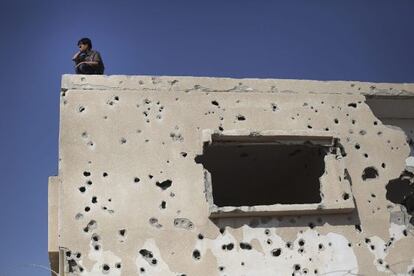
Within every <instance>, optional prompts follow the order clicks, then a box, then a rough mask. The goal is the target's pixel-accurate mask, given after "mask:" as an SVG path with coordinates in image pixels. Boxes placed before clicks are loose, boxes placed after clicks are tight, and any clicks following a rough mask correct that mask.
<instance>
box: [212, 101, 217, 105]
mask: <svg viewBox="0 0 414 276" xmlns="http://www.w3.org/2000/svg"><path fill="white" fill-rule="evenodd" d="M211 104H212V105H215V106H219V103H218V102H217V101H211Z"/></svg>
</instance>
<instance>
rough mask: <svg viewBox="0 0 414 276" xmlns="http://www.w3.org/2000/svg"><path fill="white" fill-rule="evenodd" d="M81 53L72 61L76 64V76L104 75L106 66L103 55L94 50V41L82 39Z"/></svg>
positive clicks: (80, 43) (79, 42)
mask: <svg viewBox="0 0 414 276" xmlns="http://www.w3.org/2000/svg"><path fill="white" fill-rule="evenodd" d="M78 47H79V52H77V53H76V54H75V55H74V56H73V58H72V60H73V61H74V62H75V64H76V65H75V71H76V74H89V75H103V73H104V70H105V66H104V64H103V61H102V57H101V54H100V53H99V52H98V51H95V50H92V41H91V40H90V39H89V38H86V37H85V38H82V39H80V40H79V41H78Z"/></svg>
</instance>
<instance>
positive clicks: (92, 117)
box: [49, 75, 414, 276]
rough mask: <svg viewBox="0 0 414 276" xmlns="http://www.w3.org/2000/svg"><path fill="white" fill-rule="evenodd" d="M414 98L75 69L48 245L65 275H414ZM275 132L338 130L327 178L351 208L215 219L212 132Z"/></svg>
mask: <svg viewBox="0 0 414 276" xmlns="http://www.w3.org/2000/svg"><path fill="white" fill-rule="evenodd" d="M413 98H414V85H413V84H379V83H361V82H342V81H341V82H321V81H302V80H269V79H266V80H265V79H264V80H258V79H222V78H193V77H147V76H87V75H64V76H63V78H62V92H61V106H60V108H61V109H60V110H61V113H60V141H59V174H58V176H57V177H56V178H51V181H50V183H49V185H50V186H49V187H50V191H51V192H50V194H49V197H52V198H50V200H49V204H50V209H49V212H50V224H49V231H50V232H49V240H50V243H49V244H50V247H49V251H50V252H60V268H59V269H60V273H61V275H102V274H105V275H106V274H107V275H187V276H193V275H196V276H199V275H209V276H210V275H229V276H230V275H252V276H253V275H303V274H306V275H325V274H328V275H347V274H350V275H382V274H392V275H407V274H410V273H411V274H413V275H414V237H413V233H414V228H413V225H412V222H413V221H414V220H411V222H410V219H411V216H412V213H411V211H414V206H413V210H411V205H410V204H414V203H410V202H411V201H409V200H407V199H410V198H412V192H413V190H412V183H411V182H413V181H414V178H413V174H412V173H411V172H410V170H411V169H412V168H411V167H410V164H411V163H410V162H411V159H410V158H408V157H409V155H410V152H411V154H412V153H413V149H412V148H411V149H410V143H412V140H411V142H410V140H409V139H410V138H409V137H411V139H412V137H413V129H414V124H413V122H414V116H413V113H414V112H413V108H412V106H413V105H407V104H406V103H410V102H412V99H413ZM371 107H372V108H371ZM241 118H243V119H241ZM269 132H271V133H279V134H280V133H284V135H287V136H289V135H291V136H290V137H293V136H294V137H298V133H300V135H299V136H300V137H302V138H303V140H304V141H306V140H307V139H309V140H311V139H310V138H309V137H310V136H315V133H316V134H318V135H322V134H321V133H329V135H330V136H332V137H336V138H337V142H338V143H339V146H340V147H341V148H342V149H343V152H342V153H341V154H340V155H336V157H335V155H333V157H335V158H333V159H332V160H339V161H340V162H341V164H343V166H344V167H341V169H338V168H339V167H338V166H328V165H326V167H325V172H324V175H323V176H322V177H321V178H320V179H321V185H322V184H323V185H322V186H321V190H323V189H325V188H326V189H327V190H326V191H327V192H326V194H324V195H323V200H327V202H330V203H332V204H337V206H338V208H333V209H332V210H333V211H332V212H325V211H326V209H327V207H326V205H325V204H320V205H319V207H318V208H315V210H314V212H311V213H309V212H306V211H303V210H302V209H301V206H300V205H298V206H286V205H283V206H282V205H280V204H279V205H277V204H275V205H272V206H262V207H260V208H264V209H266V208H267V207H269V208H270V209H271V208H276V209H273V210H276V212H275V213H273V214H272V215H269V214H268V215H266V216H263V213H260V214H259V213H255V212H254V211H255V210H254V208H248V207H247V206H245V208H244V209H243V208H240V210H239V212H247V214H246V215H247V216H246V217H232V216H230V217H218V218H212V217H211V213H210V212H211V206H210V205H209V203H208V200H207V198H206V193H208V191H206V178H205V171H204V169H203V166H202V165H201V164H198V163H196V162H195V158H196V156H197V155H202V154H203V144H204V143H205V142H206V136H205V134H206V133H209V134H216V135H218V136H220V135H223V134H227V135H229V134H233V135H236V136H237V135H241V134H243V135H245V136H247V137H250V136H252V135H255V136H258V137H260V136H264V135H266V133H269ZM203 135H204V136H203ZM295 135H296V136H295ZM276 136H277V137H279V136H280V135H279V136H278V135H275V137H276ZM408 136H409V137H408ZM207 140H208V138H207ZM325 161H326V162H325V164H330V163H328V161H329V160H327V159H325ZM339 161H338V162H339ZM329 162H330V161H329ZM334 162H336V161H334ZM252 166H254V163H252ZM407 166H408V167H407ZM367 168H369V169H368V170H371V177H369V178H368V179H365V180H364V179H363V175H364V174H366V173H367ZM345 169H346V177H341V178H340V181H339V182H338V181H337V180H336V177H335V180H333V179H332V180H329V179H330V178H329V177H330V176H331V175H332V174H335V173H337V174H338V175H339V176H344V175H343V174H344V172H345ZM291 173H292V174H295V173H297V172H295V171H292V172H291ZM364 178H365V177H364ZM326 179H328V180H326ZM212 181H214V179H213V180H212ZM344 181H345V182H346V183H345V184H344V185H345V186H341V185H342V184H341V183H344ZM207 182H208V181H207ZM390 183H391V184H390ZM274 185H279V187H280V185H289V183H274ZM303 185H306V183H303ZM346 185H348V186H349V189H350V191H349V195H350V196H349V199H347V200H345V199H343V198H342V197H341V196H339V197H338V195H341V194H342V193H341V192H342V191H343V189H345V188H344V187H348V186H346ZM57 186H58V187H57ZM56 187H57V188H56ZM233 192H234V193H237V183H234V190H233ZM296 192H297V193H301V191H300V190H298V191H296ZM251 193H252V196H254V187H253V188H252V190H251ZM413 200H414V199H413ZM348 201H350V202H352V204H351V205H349V204H348V203H347V202H348ZM350 206H351V207H350ZM284 208H288V209H289V210H293V212H289V215H286V214H284V213H281V212H279V213H278V211H280V210H282V209H284ZM341 210H342V211H341ZM249 212H250V213H249ZM53 256H54V257H53ZM51 259H52V268H54V269H55V271H57V270H58V268H57V267H56V254H52V257H51Z"/></svg>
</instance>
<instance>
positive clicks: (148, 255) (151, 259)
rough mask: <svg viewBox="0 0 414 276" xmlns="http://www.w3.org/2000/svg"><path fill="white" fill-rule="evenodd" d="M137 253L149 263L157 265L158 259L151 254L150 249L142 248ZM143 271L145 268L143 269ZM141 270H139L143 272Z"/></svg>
mask: <svg viewBox="0 0 414 276" xmlns="http://www.w3.org/2000/svg"><path fill="white" fill-rule="evenodd" d="M139 254H140V255H141V256H142V258H144V260H145V261H147V262H148V263H149V264H150V265H152V266H155V265H157V263H158V261H157V259H156V258H154V255H153V254H152V252H151V251H149V250H147V249H145V248H143V249H141V250H140V251H139ZM144 271H145V269H144ZM144 271H142V270H141V272H144Z"/></svg>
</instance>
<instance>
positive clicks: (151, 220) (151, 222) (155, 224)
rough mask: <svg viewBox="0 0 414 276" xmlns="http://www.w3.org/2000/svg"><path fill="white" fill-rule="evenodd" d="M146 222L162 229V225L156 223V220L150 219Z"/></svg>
mask: <svg viewBox="0 0 414 276" xmlns="http://www.w3.org/2000/svg"><path fill="white" fill-rule="evenodd" d="M148 221H149V223H150V224H151V225H152V226H154V227H155V228H161V227H162V225H161V224H159V223H158V219H157V218H154V217H151V218H150V219H149V220H148Z"/></svg>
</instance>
